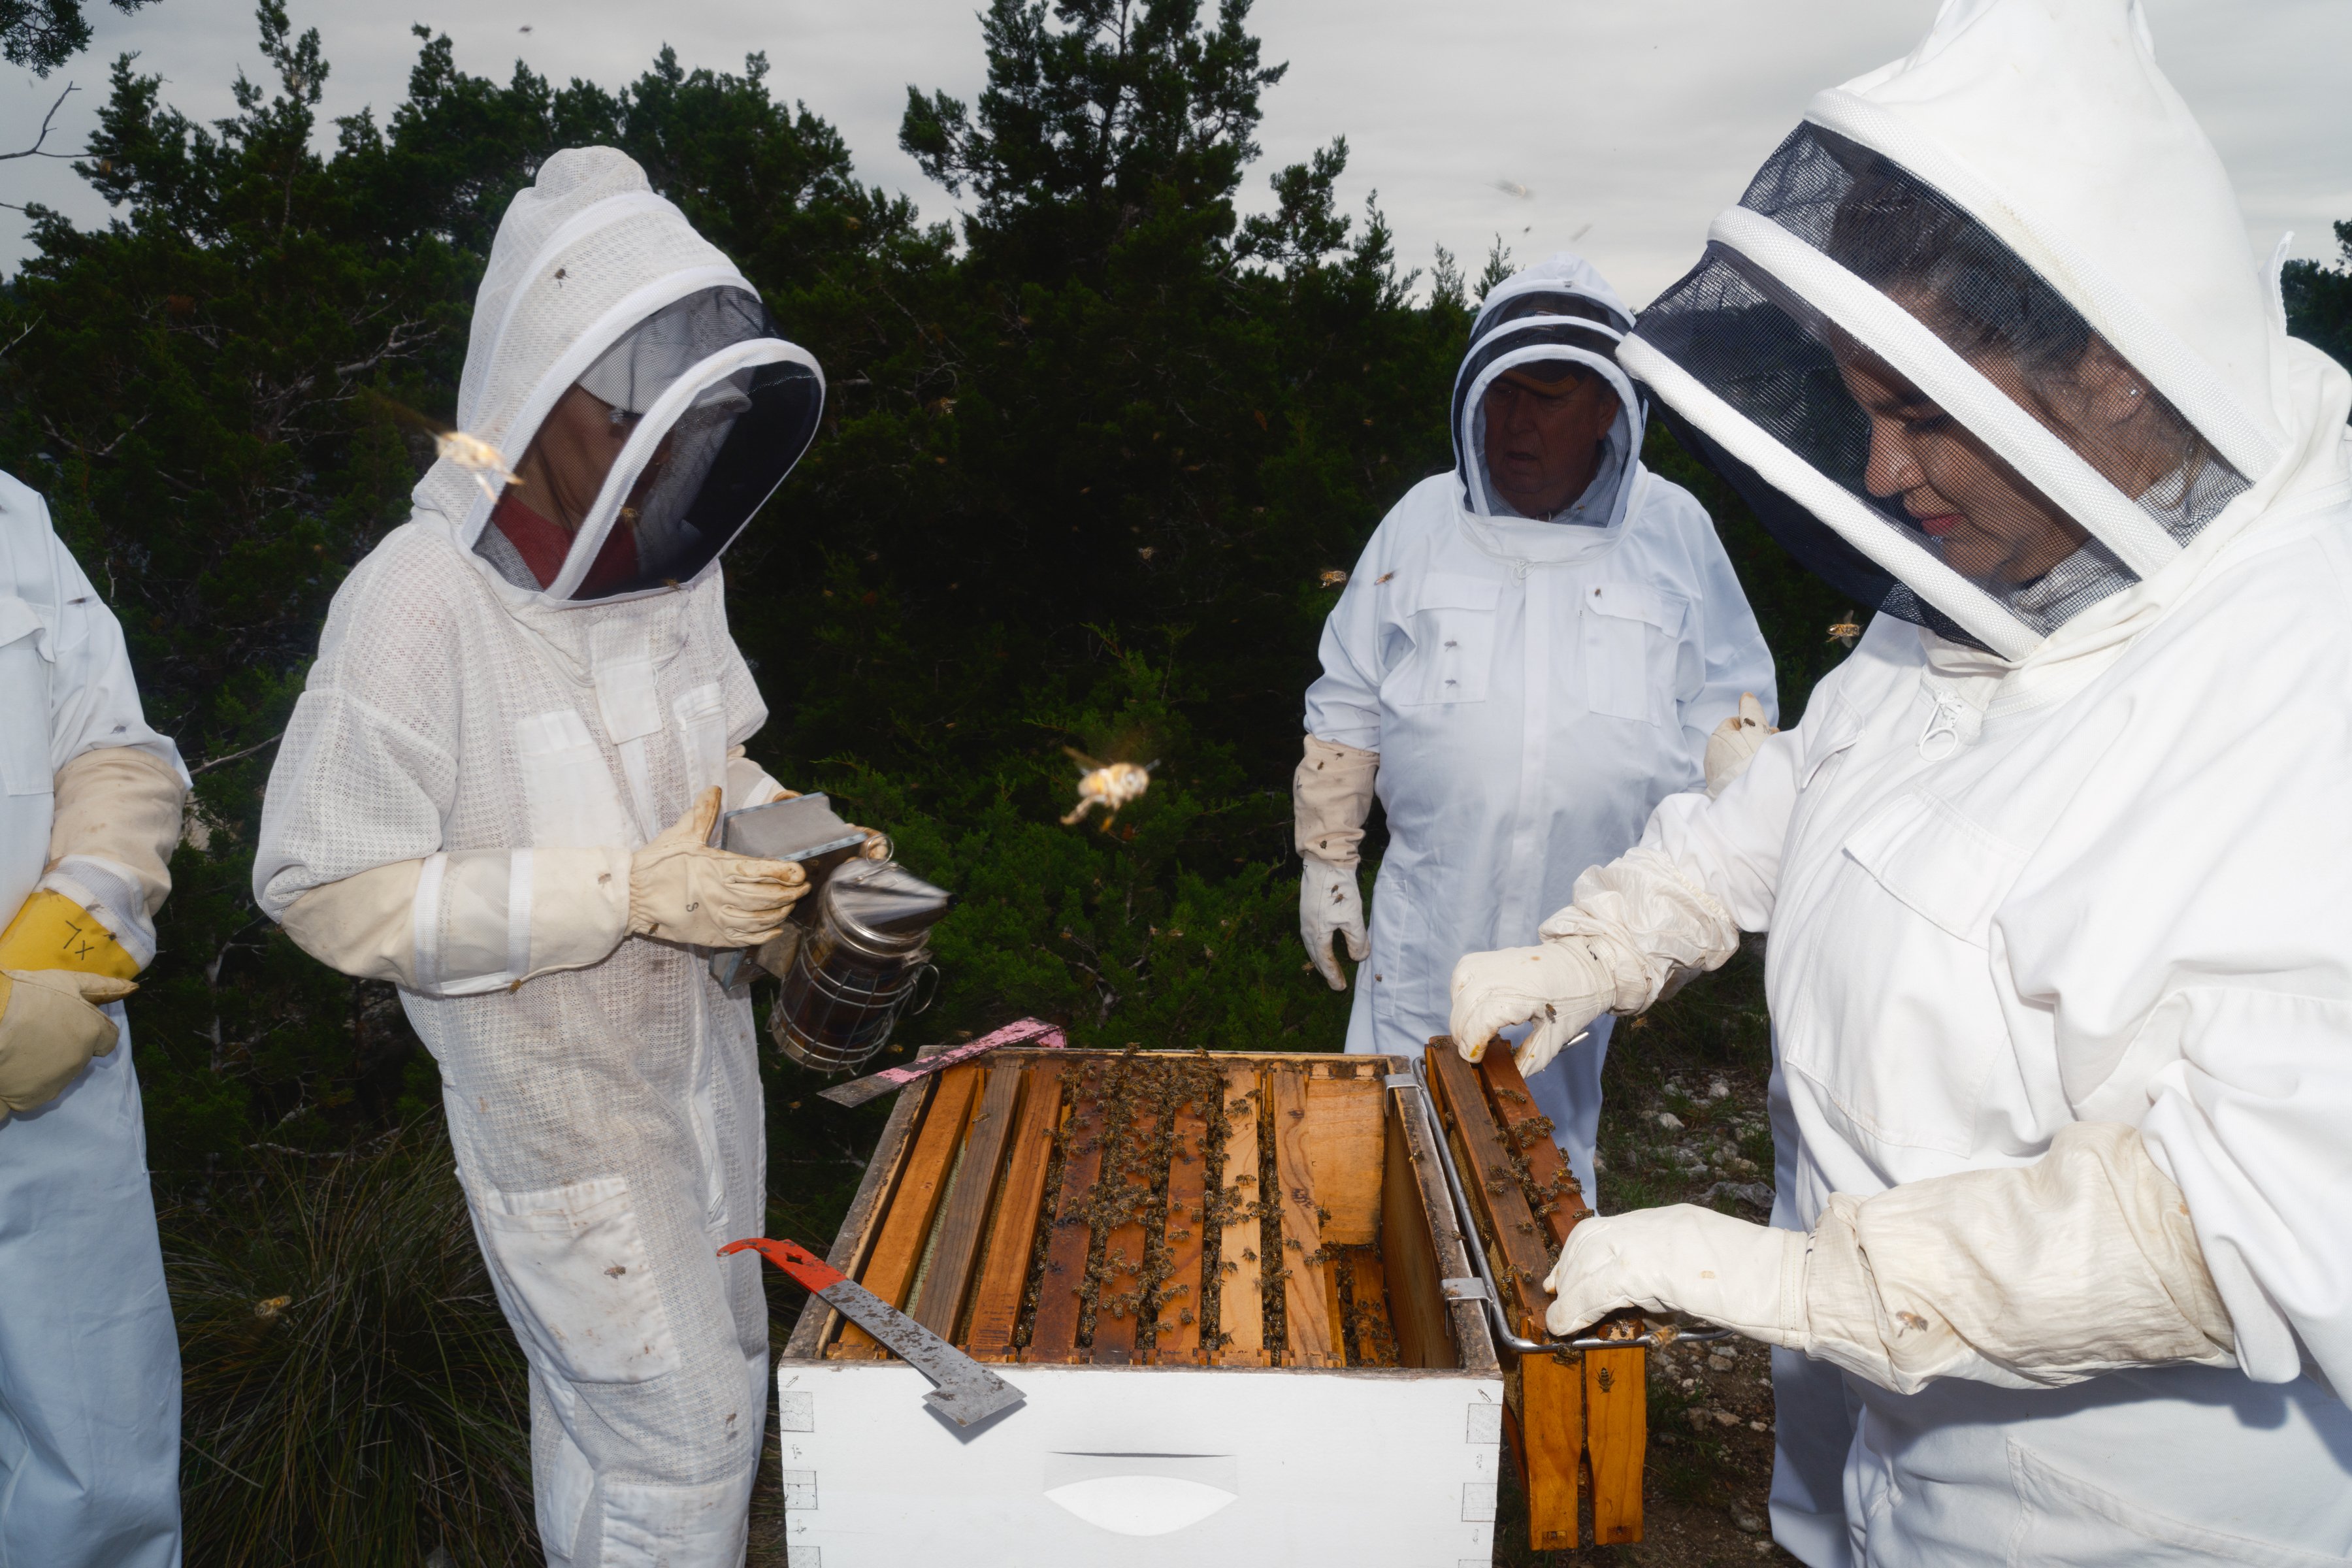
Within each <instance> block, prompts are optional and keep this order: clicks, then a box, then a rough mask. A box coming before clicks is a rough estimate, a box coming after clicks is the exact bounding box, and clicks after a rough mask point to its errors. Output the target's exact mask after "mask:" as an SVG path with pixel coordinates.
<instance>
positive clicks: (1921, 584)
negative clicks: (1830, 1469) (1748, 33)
mask: <svg viewBox="0 0 2352 1568" xmlns="http://www.w3.org/2000/svg"><path fill="white" fill-rule="evenodd" d="M2276 289H2277V285H2276V268H2275V266H2274V265H2273V267H2271V268H2263V267H2262V266H2260V265H2258V264H2257V261H2256V259H2255V258H2254V256H2253V255H2252V253H2251V252H2250V251H2249V250H2248V248H2247V244H2246V237H2245V228H2244V224H2243V219H2242V216H2241V213H2240V209H2239V206H2238V204H2237V200H2236V197H2235V195H2234V194H2233V192H2232V191H2231V186H2230V183H2229V180H2228V178H2227V177H2226V175H2225V174H2224V173H2223V171H2222V169H2221V163H2220V161H2219V159H2218V158H2217V157H2216V156H2215V154H2214V153H2213V150H2212V148H2211V147H2210V145H2209V144H2208V142H2206V140H2205V138H2204V136H2203V135H2202V133H2201V132H2200V131H2199V129H2198V127H2197V125H2196V123H2195V121H2193V120H2192V119H2191V117H2190V116H2189V111H2188V110H2187V108H2186V107H2185V106H2184V105H2183V104H2182V102H2181V100H2180V99H2179V96H2178V95H2177V94H2176V93H2175V92H2174V91H2173V89H2171V87H2170V86H2169V85H2168V83H2167V82H2166V80H2165V79H2164V78H2163V77H2162V76H2161V75H2160V74H2159V73H2158V69H2157V67H2156V64H2155V59H2154V54H2153V49H2152V47H2151V45H2150V43H2149V39H2148V36H2147V26H2146V24H2145V21H2144V19H2143V17H2142V16H2141V14H2140V10H2139V7H2138V5H2137V4H2136V3H2135V0H2065V3H2063V4H2053V3H2052V0H1953V3H1951V4H1948V5H1946V6H1945V7H1944V10H1943V13H1942V14H1941V16H1939V17H1938V18H1937V24H1936V26H1935V29H1934V31H1933V32H1932V33H1931V34H1930V35H1929V37H1928V38H1927V41H1926V43H1924V44H1923V45H1922V46H1921V47H1919V48H1918V49H1917V50H1916V52H1915V53H1913V54H1912V55H1911V56H1909V57H1908V58H1906V59H1904V60H1901V61H1899V62H1897V63H1896V64H1895V65H1892V66H1889V67H1887V68H1885V69H1883V70H1879V71H1876V72H1874V73H1872V74H1871V75H1869V76H1866V77H1864V78H1862V79H1859V80H1856V81H1854V82H1852V83H1850V84H1848V85H1847V86H1846V87H1844V88H1842V89H1837V90H1835V91H1832V92H1827V93H1824V94H1822V96H1821V97H1819V98H1817V99H1815V100H1813V103H1812V106H1811V109H1810V110H1808V111H1807V114H1806V117H1805V120H1804V122H1803V123H1802V124H1801V126H1800V127H1799V129H1798V130H1797V131H1796V132H1795V133H1794V134H1793V135H1791V136H1790V139H1789V140H1788V141H1787V142H1785V143H1783V144H1782V146H1781V148H1780V151H1779V152H1778V153H1775V154H1774V155H1773V158H1772V160H1771V162H1770V163H1768V164H1767V165H1766V167H1765V168H1764V170H1763V172H1762V173H1761V174H1759V175H1758V177H1757V179H1756V181H1755V183H1754V184H1751V185H1750V187H1749V188H1748V195H1747V196H1746V197H1745V198H1744V199H1743V201H1742V203H1741V205H1739V206H1738V207H1737V208H1735V209H1733V210H1732V211H1730V212H1727V213H1726V214H1724V215H1723V216H1721V217H1719V218H1717V220H1716V223H1715V226H1714V228H1713V231H1712V237H1711V243H1710V245H1709V247H1708V249H1707V252H1706V256H1705V258H1703V259H1702V260H1701V262H1700V264H1699V266H1698V267H1697V268H1696V269H1695V270H1694V271H1693V272H1692V273H1691V274H1690V275H1689V276H1687V277H1686V278H1685V279H1683V280H1682V281H1681V282H1679V283H1677V284H1676V285H1675V286H1674V287H1673V288H1672V289H1668V290H1667V291H1666V293H1665V294H1664V295H1663V296H1662V297H1661V298H1660V299H1659V300H1657V302H1656V303H1654V304H1653V305H1652V306H1651V307H1650V309H1649V310H1647V311H1646V312H1645V313H1644V315H1643V323H1642V327H1641V330H1640V331H1639V333H1638V334H1637V335H1636V336H1635V337H1634V338H1633V340H1632V341H1631V342H1628V343H1627V344H1626V345H1625V347H1624V349H1623V351H1622V355H1621V358H1622V362H1623V363H1624V364H1625V365H1626V368H1627V369H1628V370H1630V371H1632V372H1633V374H1635V375H1636V376H1638V377H1640V378H1641V379H1642V380H1643V382H1644V383H1646V384H1648V385H1649V386H1650V387H1651V388H1653V389H1654V391H1655V393H1656V394H1657V395H1658V397H1659V399H1660V400H1661V401H1662V402H1663V403H1664V405H1667V406H1668V407H1670V408H1671V409H1673V410H1674V411H1675V414H1676V416H1678V417H1679V418H1680V419H1681V420H1682V421H1684V422H1685V423H1686V424H1687V425H1688V426H1691V427H1692V434H1691V439H1692V440H1693V441H1694V442H1695V443H1696V444H1697V445H1699V446H1700V447H1702V448H1704V449H1705V450H1706V452H1707V454H1708V456H1709V458H1710V460H1712V461H1713V462H1714V463H1716V464H1717V466H1718V467H1719V468H1721V469H1722V470H1723V471H1724V472H1726V474H1727V475H1728V476H1731V477H1733V478H1734V479H1736V481H1737V482H1738V483H1739V484H1740V485H1741V486H1742V487H1743V489H1746V490H1747V492H1748V495H1749V496H1750V498H1751V500H1753V501H1754V503H1755V504H1756V505H1757V506H1758V508H1759V510H1760V511H1761V512H1762V513H1763V514H1764V515H1765V517H1766V519H1767V521H1769V522H1771V523H1773V524H1774V525H1775V526H1776V527H1778V528H1780V530H1782V531H1783V536H1784V537H1785V538H1786V539H1787V540H1788V541H1789V542H1790V543H1791V545H1792V547H1794V548H1796V549H1797V550H1799V551H1800V552H1801V553H1804V554H1806V555H1808V556H1809V557H1810V558H1811V560H1812V562H1813V563H1814V564H1815V565H1816V566H1817V568H1818V569H1820V570H1822V572H1824V574H1827V575H1829V576H1831V577H1832V579H1833V580H1834V581H1836V582H1838V583H1839V584H1840V585H1841V586H1843V587H1844V588H1845V589H1846V590H1847V591H1848V592H1851V593H1853V594H1855V595H1857V596H1861V595H1867V599H1866V602H1870V603H1874V604H1876V605H1878V606H1879V608H1880V613H1879V615H1878V616H1877V617H1876V619H1875V620H1874V622H1873V623H1872V625H1871V626H1870V628H1869V630H1868V632H1867V633H1866V635H1865V636H1864V638H1863V641H1862V643H1861V644H1860V646H1859V647H1857V648H1856V649H1855V651H1854V653H1853V657H1852V658H1849V659H1848V660H1847V661H1846V662H1845V664H1844V665H1843V666H1842V667H1841V668H1838V669H1837V670H1836V671H1834V672H1833V673H1832V675H1831V676H1830V677H1829V678H1828V679H1826V680H1824V681H1823V682H1822V685H1821V686H1820V687H1819V688H1818V689H1816V690H1815V692H1814V695H1813V697H1812V700H1811V703H1810V705H1809V706H1808V709H1807V710H1806V713H1805V716H1804V720H1803V721H1802V722H1801V724H1799V725H1798V726H1797V727H1796V728H1795V729H1793V730H1792V731H1789V732H1787V733H1783V734H1780V735H1777V736H1774V737H1772V738H1771V739H1770V740H1769V741H1768V742H1766V743H1765V745H1764V747H1763V749H1762V751H1761V752H1759V755H1758V756H1757V758H1756V759H1755V762H1754V764H1753V766H1752V767H1751V768H1750V769H1749V770H1748V773H1746V775H1745V776H1744V777H1742V778H1741V779H1740V780H1739V781H1738V782H1737V783H1735V784H1732V785H1731V786H1730V787H1729V788H1728V789H1727V790H1726V791H1725V792H1724V794H1723V795H1722V796H1721V798H1720V799H1717V800H1715V801H1713V802H1709V801H1708V800H1707V799H1706V797H1705V796H1704V795H1696V794H1690V795H1677V796H1675V797H1674V798H1673V799H1671V800H1668V801H1666V802H1665V803H1664V805H1661V806H1660V808H1659V809H1658V811H1657V812H1656V814H1655V815H1654V816H1653V817H1652V818H1651V821H1650V824H1649V826H1648V828H1647V829H1646V830H1645V832H1644V833H1643V838H1642V842H1641V844H1640V845H1639V846H1638V847H1636V848H1634V849H1633V850H1631V851H1629V852H1628V853H1627V854H1625V855H1624V856H1622V857H1621V858H1618V859H1617V860H1615V861H1614V862H1612V864H1610V865H1608V866H1605V867H1602V868H1599V869H1597V870H1594V871H1592V872H1591V873H1589V874H1587V875H1586V876H1585V877H1583V878H1581V879H1579V881H1578V884H1577V887H1576V892H1575V899H1574V901H1573V902H1572V903H1570V905H1569V907H1567V908H1565V909H1563V910H1560V911H1559V913H1558V914H1556V915H1554V916H1553V917H1552V918H1551V919H1550V920H1549V921H1546V922H1545V925H1544V931H1543V941H1542V942H1540V943H1539V944H1538V945H1536V946H1534V947H1529V948H1522V949H1518V950H1516V951H1507V952H1492V953H1482V954H1478V955H1475V956H1473V957H1470V958H1467V959H1465V960H1464V961H1463V963H1461V965H1460V966H1459V967H1458V968H1457V970H1456V972H1455V974H1454V1015H1453V1018H1454V1034H1455V1036H1456V1037H1457V1038H1458V1039H1460V1040H1462V1041H1464V1042H1465V1044H1466V1045H1468V1046H1469V1047H1472V1048H1474V1049H1475V1048H1477V1047H1481V1046H1484V1045H1485V1044H1486V1042H1487V1041H1488V1040H1489V1039H1490V1038H1491V1037H1493V1035H1494V1033H1495V1030H1496V1027H1497V1026H1500V1025H1503V1024H1507V1023H1517V1022H1519V1021H1521V1020H1524V1019H1527V1018H1528V1017H1530V1016H1536V1015H1538V1013H1542V1014H1543V1015H1544V1016H1545V1018H1546V1021H1545V1022H1544V1023H1543V1024H1541V1025H1540V1026H1538V1027H1539V1030H1540V1032H1541V1033H1542V1034H1543V1035H1544V1037H1546V1039H1547V1040H1555V1039H1558V1038H1559V1037H1561V1036H1562V1035H1563V1034H1564V1033H1570V1032H1572V1031H1573V1030H1574V1029H1575V1028H1576V1027H1577V1026H1579V1025H1580V1023H1581V1021H1582V1020H1583V1019H1584V1018H1585V1017H1587V1016H1591V1015H1594V1014H1597V1013H1600V1012H1602V1011H1615V1012H1620V1013H1626V1012H1636V1011H1639V1010H1640V1009H1641V1008H1642V1007H1643V1006H1645V1005H1648V1004H1649V1002H1650V1001H1651V1000H1652V998H1654V996H1655V995H1656V994H1658V992H1659V990H1660V988H1661V987H1662V986H1664V985H1665V984H1667V983H1668V982H1669V981H1670V980H1671V978H1672V977H1673V976H1675V974H1677V973H1681V972H1683V971H1685V970H1688V969H1695V968H1696V969H1704V968H1708V967H1711V966H1713V965H1715V964H1717V963H1721V962H1722V961H1723V960H1724V958H1725V957H1726V956H1727V954H1729V952H1731V951H1732V949H1733V947H1734V946H1735V945H1736V943H1737V942H1738V933H1739V931H1741V930H1743V929H1745V930H1753V931H1761V930H1765V929H1767V928H1769V930H1770V931H1771V933H1772V942H1771V952H1770V959H1769V971H1768V986H1769V999H1770V1002H1771V1007H1772V1015H1773V1018H1774V1021H1775V1024H1776V1026H1777V1027H1778V1030H1779V1036H1780V1053H1781V1062H1782V1067H1783V1070H1784V1072H1785V1073H1786V1076H1787V1084H1788V1089H1789V1091H1790V1098H1791V1100H1792V1102H1793V1110H1794V1112H1795V1117H1796V1121H1797V1122H1798V1125H1799V1131H1800V1140H1799V1142H1800V1148H1799V1151H1798V1155H1799V1158H1798V1162H1797V1168H1796V1171H1795V1178H1796V1188H1797V1190H1796V1194H1795V1197H1796V1200H1797V1203H1798V1206H1799V1208H1800V1209H1801V1213H1802V1216H1803V1218H1804V1221H1805V1223H1806V1225H1807V1226H1808V1227H1809V1229H1810V1235H1801V1234H1796V1233H1792V1232H1788V1231H1775V1230H1766V1229H1762V1228H1759V1227H1757V1226H1749V1225H1746V1224H1743V1223H1741V1222H1739V1221H1738V1220H1735V1219H1731V1218H1727V1217H1725V1216H1722V1215H1716V1214H1713V1213H1710V1212H1707V1211H1705V1210H1700V1209H1695V1208H1688V1207H1675V1208H1664V1209H1655V1210H1648V1211H1643V1212H1640V1213H1634V1214H1628V1215H1620V1216H1616V1217H1613V1218H1609V1219H1604V1220H1600V1221H1595V1222H1592V1223H1591V1224H1588V1225H1586V1226H1580V1227H1579V1229H1578V1230H1577V1232H1576V1234H1575V1235H1574V1236H1573V1237H1571V1238H1570V1242H1569V1245H1568V1246H1567V1247H1565V1248H1564V1249H1563V1252H1562V1255H1561V1257H1560V1258H1559V1264H1558V1267H1557V1268H1556V1269H1555V1270H1554V1272H1553V1274H1552V1276H1551V1285H1552V1288H1553V1289H1554V1290H1555V1291H1556V1292H1557V1297H1558V1299H1557V1300H1556V1301H1555V1303H1554V1305H1553V1308H1552V1311H1551V1321H1552V1324H1553V1326H1554V1327H1555V1328H1558V1329H1563V1330H1565V1329H1571V1328H1574V1327H1577V1326H1579V1325H1581V1324H1583V1323H1586V1322H1589V1321H1592V1320H1593V1319H1594V1318H1596V1317H1598V1316H1599V1315H1601V1314H1602V1313H1604V1312H1607V1311H1609V1310H1613V1309H1616V1308H1620V1307H1623V1306H1627V1305H1637V1306H1642V1307H1644V1308H1647V1309H1678V1310H1684V1311H1688V1312H1691V1313H1695V1314H1696V1315H1697V1316H1699V1317H1702V1318H1706V1319H1710V1320H1712V1321H1717V1322H1720V1323H1723V1324H1726V1325H1727V1326H1730V1327H1733V1328H1736V1329H1738V1330H1740V1331H1743V1332H1745V1333H1748V1334H1749V1335H1752V1336H1754V1337H1756V1338H1758V1339H1760V1340H1764V1341H1766V1342H1770V1343H1773V1344H1776V1345H1782V1346H1787V1347H1791V1348H1794V1349H1797V1350H1801V1351H1802V1352H1805V1353H1806V1354H1808V1355H1810V1356H1812V1357H1815V1358H1818V1359H1821V1360H1823V1361H1827V1362H1830V1363H1834V1364H1835V1365H1837V1366H1839V1367H1841V1368H1843V1370H1844V1372H1845V1373H1846V1384H1847V1388H1848V1391H1849V1392H1850V1394H1851V1395H1852V1396H1853V1399H1854V1401H1855V1402H1856V1404H1857V1405H1858V1406H1859V1412H1860V1414H1859V1419H1858V1422H1857V1426H1856V1429H1855V1434H1854V1437H1853V1443H1852V1446H1851V1447H1850V1449H1849V1451H1848V1457H1847V1461H1846V1468H1845V1482H1844V1494H1845V1495H1844V1502H1845V1512H1846V1515H1847V1520H1848V1527H1849V1531H1850V1541H1851V1546H1852V1554H1853V1560H1854V1561H1856V1562H1867V1563H1886V1564H1897V1565H1899V1564H1909V1563H1937V1564H1953V1563H1963V1564H1965V1563H1988V1564H1990V1563H2069V1564H2091V1565H2104V1564H2116V1565H2121V1564H2126V1563H2131V1564H2148V1563H2212V1562H2231V1563H2340V1562H2343V1561H2345V1560H2346V1559H2347V1556H2352V1413H2347V1410H2346V1408H2345V1405H2344V1404H2343V1402H2342V1400H2341V1399H2340V1397H2339V1396H2338V1394H2337V1393H2336V1391H2337V1390H2342V1389H2346V1388H2352V1153H2347V1143H2346V1140H2345V1135H2344V1129H2345V1127H2346V1126H2347V1124H2352V904H2347V900H2346V899H2345V897H2344V868H2345V867H2346V866H2347V864H2352V812H2347V811H2346V809H2345V805H2344V791H2343V787H2342V783H2341V781H2342V780H2343V779H2344V778H2345V777H2346V776H2347V773H2352V723H2347V720H2346V717H2345V712H2346V699H2345V693H2346V692H2347V690H2352V590H2347V584H2352V467H2347V455H2346V432H2345V421H2346V416H2347V411H2352V376H2347V374H2346V372H2345V371H2344V370H2343V369H2342V368H2340V367H2339V366H2337V365H2336V364H2335V363H2332V362H2330V361H2329V360H2328V359H2326V357H2325V356H2324V355H2322V354H2320V353H2318V352H2317V351H2315V350H2314V349H2312V348H2310V347H2308V346H2307V345H2305V344H2303V343H2300V342H2295V341H2294V340H2292V339H2290V338H2288V337H2287V336H2286V334H2285V330H2284V328H2285V323H2284V310H2282V308H2281V305H2280V301H2279V296H2278V293H2277V291H2276Z"/></svg>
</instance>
